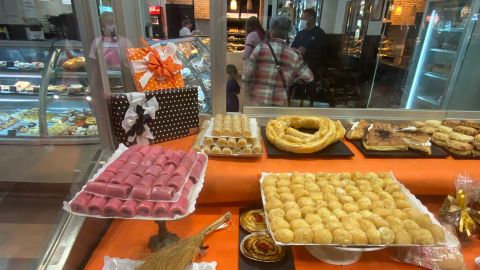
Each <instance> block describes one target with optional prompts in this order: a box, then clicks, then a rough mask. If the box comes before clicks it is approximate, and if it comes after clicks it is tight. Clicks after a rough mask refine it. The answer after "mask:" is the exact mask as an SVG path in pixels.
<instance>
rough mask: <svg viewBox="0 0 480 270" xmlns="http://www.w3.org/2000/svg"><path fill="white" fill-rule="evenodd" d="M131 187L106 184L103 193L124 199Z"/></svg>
mask: <svg viewBox="0 0 480 270" xmlns="http://www.w3.org/2000/svg"><path fill="white" fill-rule="evenodd" d="M130 191H132V187H131V186H129V185H118V184H108V186H107V188H106V189H105V195H107V196H109V197H114V198H119V199H126V198H128V196H129V195H130Z"/></svg>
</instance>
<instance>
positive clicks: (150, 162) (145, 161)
mask: <svg viewBox="0 0 480 270" xmlns="http://www.w3.org/2000/svg"><path fill="white" fill-rule="evenodd" d="M156 159H157V156H155V155H153V154H151V153H148V154H147V155H146V156H145V157H144V158H143V159H142V162H140V164H142V165H147V166H152V165H153V163H155V160H156Z"/></svg>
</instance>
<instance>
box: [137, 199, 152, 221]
mask: <svg viewBox="0 0 480 270" xmlns="http://www.w3.org/2000/svg"><path fill="white" fill-rule="evenodd" d="M154 206H155V203H154V202H148V201H143V202H140V203H139V204H138V205H137V209H136V212H137V216H142V217H148V216H151V215H152V211H153V207H154Z"/></svg>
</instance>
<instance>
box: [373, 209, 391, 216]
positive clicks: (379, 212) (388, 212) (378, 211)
mask: <svg viewBox="0 0 480 270" xmlns="http://www.w3.org/2000/svg"><path fill="white" fill-rule="evenodd" d="M372 212H373V213H374V214H377V215H379V216H381V217H382V218H385V217H388V216H391V215H392V210H391V209H387V208H375V209H373V211H372Z"/></svg>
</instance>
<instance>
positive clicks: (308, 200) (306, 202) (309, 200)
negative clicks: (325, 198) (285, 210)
mask: <svg viewBox="0 0 480 270" xmlns="http://www.w3.org/2000/svg"><path fill="white" fill-rule="evenodd" d="M294 198H295V197H294ZM297 203H298V206H300V208H302V207H304V206H307V205H309V206H315V202H314V201H313V200H312V198H310V197H302V198H300V199H299V200H298V201H297Z"/></svg>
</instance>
